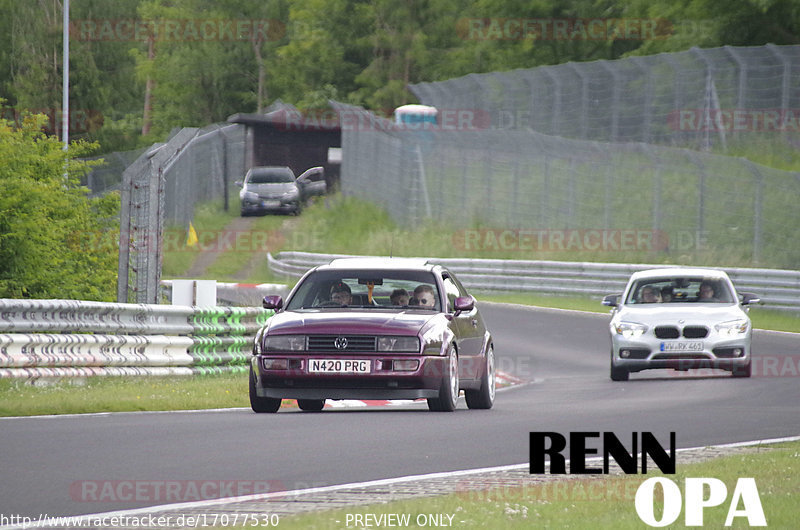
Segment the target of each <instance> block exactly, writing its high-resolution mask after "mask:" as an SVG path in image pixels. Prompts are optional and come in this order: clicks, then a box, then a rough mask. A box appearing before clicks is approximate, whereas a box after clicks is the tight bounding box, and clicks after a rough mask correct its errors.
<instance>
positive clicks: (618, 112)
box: [410, 45, 800, 149]
mask: <svg viewBox="0 0 800 530" xmlns="http://www.w3.org/2000/svg"><path fill="white" fill-rule="evenodd" d="M410 88H411V91H412V92H413V93H414V94H415V95H416V96H417V97H418V98H419V100H420V101H421V102H422V103H424V104H426V105H431V106H434V107H437V108H440V109H461V110H464V109H469V110H480V111H483V112H484V113H485V117H486V119H487V120H489V121H490V122H491V127H492V128H501V129H527V128H530V129H533V130H534V131H538V132H540V133H543V134H547V135H553V136H563V137H567V138H576V139H581V140H597V141H603V142H644V143H655V144H666V145H676V146H682V147H692V148H696V149H700V148H708V147H709V146H710V145H711V144H717V145H722V146H723V147H724V145H725V143H726V141H727V136H728V135H731V134H733V135H745V134H748V133H750V132H752V130H753V129H758V130H764V131H769V130H776V131H779V132H789V133H794V134H795V137H797V134H798V133H800V124H799V123H798V120H799V119H800V46H774V45H766V46H759V47H732V46H724V47H722V48H711V49H700V48H692V49H691V50H689V51H685V52H677V53H661V54H658V55H652V56H646V57H630V58H626V59H619V60H615V61H604V60H601V61H593V62H586V63H573V62H570V63H566V64H559V65H554V66H540V67H536V68H529V69H518V70H513V71H509V72H493V73H486V74H470V75H467V76H464V77H459V78H456V79H450V80H447V81H440V82H434V83H419V84H415V85H411V87H410Z"/></svg>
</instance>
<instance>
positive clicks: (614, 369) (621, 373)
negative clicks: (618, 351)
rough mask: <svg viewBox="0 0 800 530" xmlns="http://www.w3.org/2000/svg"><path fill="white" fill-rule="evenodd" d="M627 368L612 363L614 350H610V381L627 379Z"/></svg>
mask: <svg viewBox="0 0 800 530" xmlns="http://www.w3.org/2000/svg"><path fill="white" fill-rule="evenodd" d="M628 376H629V373H628V370H627V369H625V368H620V367H619V366H615V365H614V352H613V351H612V352H611V380H612V381H627V380H628Z"/></svg>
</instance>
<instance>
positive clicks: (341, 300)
mask: <svg viewBox="0 0 800 530" xmlns="http://www.w3.org/2000/svg"><path fill="white" fill-rule="evenodd" d="M331 302H336V303H337V304H341V305H350V304H351V303H352V302H353V295H352V294H351V291H350V286H349V285H347V284H346V283H344V282H336V283H335V284H334V285H333V287H331Z"/></svg>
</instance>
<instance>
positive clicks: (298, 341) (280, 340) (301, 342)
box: [264, 335, 306, 351]
mask: <svg viewBox="0 0 800 530" xmlns="http://www.w3.org/2000/svg"><path fill="white" fill-rule="evenodd" d="M305 349H306V336H305V335H267V336H266V337H264V351H305Z"/></svg>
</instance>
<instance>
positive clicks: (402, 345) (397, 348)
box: [378, 337, 419, 353]
mask: <svg viewBox="0 0 800 530" xmlns="http://www.w3.org/2000/svg"><path fill="white" fill-rule="evenodd" d="M378 351H381V352H383V351H390V352H406V353H417V352H419V339H418V338H417V337H378Z"/></svg>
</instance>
